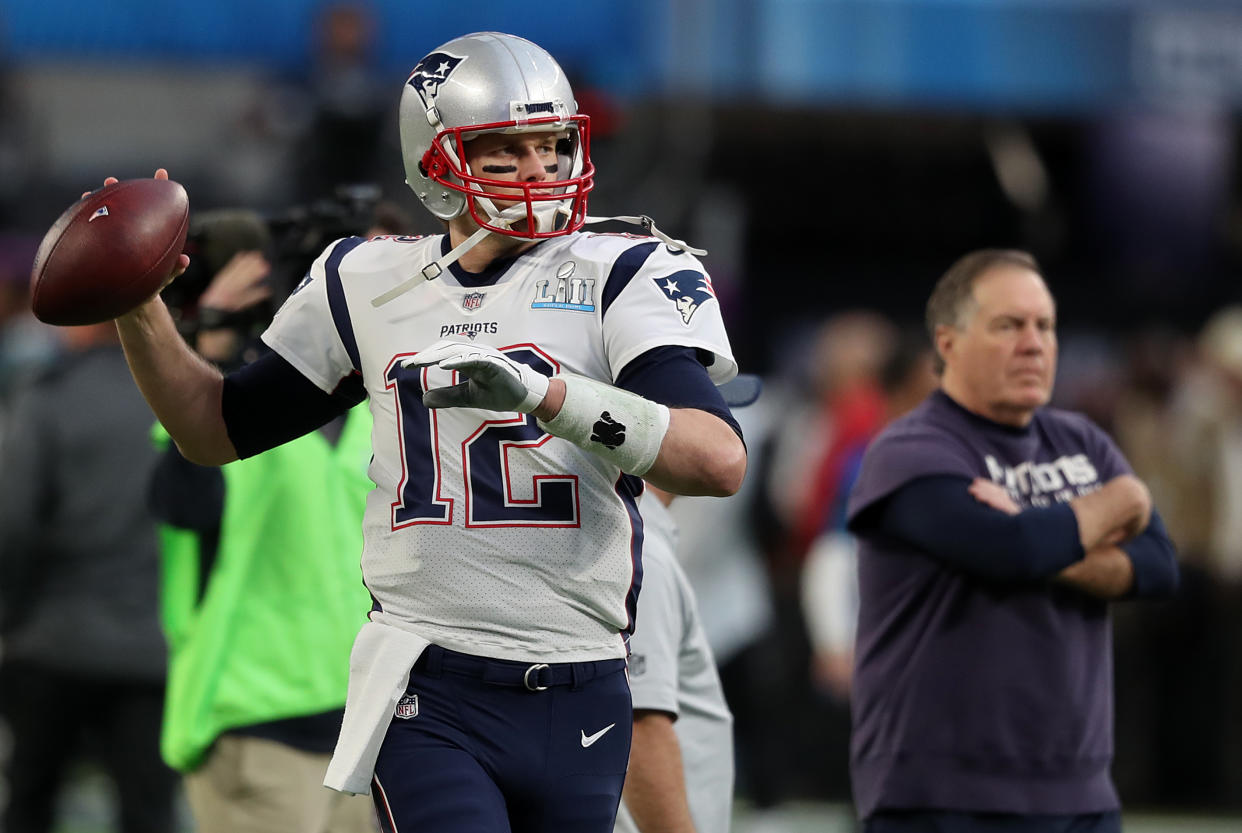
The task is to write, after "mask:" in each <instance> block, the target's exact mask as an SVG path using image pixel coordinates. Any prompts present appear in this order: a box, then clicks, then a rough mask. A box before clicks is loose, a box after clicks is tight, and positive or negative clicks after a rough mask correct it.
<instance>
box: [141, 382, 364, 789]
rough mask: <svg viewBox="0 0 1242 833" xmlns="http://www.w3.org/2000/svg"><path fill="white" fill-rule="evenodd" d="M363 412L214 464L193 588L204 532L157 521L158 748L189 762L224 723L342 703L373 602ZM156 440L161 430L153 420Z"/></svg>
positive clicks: (177, 764)
mask: <svg viewBox="0 0 1242 833" xmlns="http://www.w3.org/2000/svg"><path fill="white" fill-rule="evenodd" d="M370 429H371V415H370V413H369V412H368V410H367V406H366V404H365V403H364V404H362V405H359V406H357V407H355V408H354V409H353V410H352V411H351V412H350V413H349V415H348V417H347V419H346V422H345V426H344V430H343V432H342V434H341V436H340V439H339V441H338V443H337V444H336V445H335V446H333V445H332V444H331V443H329V442H328V441H327V440H326V439H325V438H324V437H323V436H322V435H321V434H320V433H319V432H318V431H314V432H311V433H310V434H307V435H306V436H304V437H300V438H299V439H297V440H294V441H292V442H289V443H286V444H284V445H282V446H279V447H277V448H273V449H271V450H269V451H266V452H264V453H262V454H259V455H257V456H255V457H251V458H249V459H246V460H238V461H236V462H233V463H229V464H228V465H226V466H223V467H222V468H221V471H222V473H223V475H224V483H225V492H224V514H223V517H222V518H221V524H220V541H219V547H218V549H217V553H216V558H215V562H214V564H213V566H212V571H211V575H210V576H209V577H208V581H207V585H206V588H205V591H204V592H203V594H202V598H201V600H200V599H199V587H200V577H199V569H200V565H201V563H202V562H201V559H200V558H199V538H198V534H197V533H196V532H193V531H190V530H186V529H180V528H176V527H172V526H168V525H164V526H163V527H162V529H161V530H160V536H161V569H162V575H161V590H160V607H161V618H162V621H163V624H164V629H165V634H166V637H167V640H168V645H169V665H168V690H167V695H166V702H165V706H164V727H163V734H162V737H161V740H160V749H161V753H162V754H163V757H164V760H165V761H166V762H167V763H168V765H169V766H171V767H173V768H174V769H177V770H180V771H182V772H188V771H190V770H193V769H195V768H196V767H197V766H198V765H199V764H201V763H202V760H203V757H204V755H205V754H206V752H207V750H208V749H209V748H210V746H211V744H212V742H213V741H215V739H216V738H217V737H218V736H219V735H220V734H221V733H222V732H224V731H226V730H228V729H232V728H236V727H240V726H249V725H253V724H257V723H265V722H269V721H273V720H280V719H283V718H290V717H300V716H304V715H312V714H319V713H321V712H325V711H331V710H333V709H339V708H341V707H342V706H343V705H344V703H345V690H346V684H347V681H348V677H349V652H350V648H351V647H352V645H353V640H354V637H355V636H356V635H357V632H358V629H359V628H360V627H361V626H362V624H363V623H364V622H365V621H366V616H367V612H368V611H369V610H370V608H371V599H370V595H369V593H368V592H367V590H366V588H365V587H364V586H363V584H362V571H361V568H360V566H359V562H360V560H361V555H362V515H363V509H364V505H365V502H366V495H367V492H368V491H370V489H371V488H372V485H373V484H372V483H371V481H370V479H369V478H368V476H367V473H366V470H367V465H368V463H369V461H370V457H371V438H370ZM154 434H155V436H156V439H157V442H158V443H160V444H161V445H165V446H166V445H167V443H168V435H167V434H166V433H165V432H164V431H163V429H162V427H160V426H158V425H157V426H156V428H155V431H154Z"/></svg>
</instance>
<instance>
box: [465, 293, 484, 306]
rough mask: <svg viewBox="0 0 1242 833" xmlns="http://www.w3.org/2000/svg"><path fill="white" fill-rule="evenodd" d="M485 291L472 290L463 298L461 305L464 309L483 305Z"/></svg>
mask: <svg viewBox="0 0 1242 833" xmlns="http://www.w3.org/2000/svg"><path fill="white" fill-rule="evenodd" d="M485 294H486V293H483V292H471V293H470V294H469V295H467V296H466V297H465V298H462V299H461V307H462V309H464V310H476V309H478V308H479V307H481V306H483V296H484V295H485Z"/></svg>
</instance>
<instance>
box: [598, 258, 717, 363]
mask: <svg viewBox="0 0 1242 833" xmlns="http://www.w3.org/2000/svg"><path fill="white" fill-rule="evenodd" d="M603 335H604V348H605V350H606V352H607V354H608V362H609V364H610V366H611V368H612V374H613V379H614V380H615V379H616V377H617V374H618V373H620V371H621V369H622V368H624V367H625V366H626V365H627V364H629V363H630V362H631V361H633V360H634V359H635V358H636V357H638V356H640V355H641V354H643V353H645V352H647V351H648V350H651V349H652V348H655V347H661V346H667V345H680V346H684V347H693V348H695V349H697V350H702V351H704V352H706V353H708V354H710V358H711V362H710V363H709V364H707V371H708V373H709V374H710V375H711V378H712V381H713V382H714V383H715V384H717V385H719V384H723V383H724V382H727V381H729V380H730V379H732V378H733V377H734V376H736V375H737V363H736V362H735V361H734V359H733V349H732V348H731V347H730V345H729V337H728V334H727V333H726V332H725V326H724V319H723V317H722V315H721V310H720V301H719V299H717V297H716V292H715V290H714V289H713V288H712V281H711V277H710V276H708V274H707V272H706V271H705V270H704V269H703V265H702V264H701V263H700V262H699V261H698V260H697V259H696V258H695V257H694V256H693V255H690V254H686V253H684V252H679V253H676V254H674V253H673V252H672V251H670V250H669V249H668V247H667V246H665V245H663V244H661V243H659V242H658V241H649V242H643V243H636V244H635V245H633V246H631V247H629V248H627V249H625V250H623V251H622V252H621V253H620V255H619V256H618V257H617V258H616V260H615V261H614V263H613V266H612V269H611V270H610V272H609V275H608V279H607V282H606V285H605V287H604V307H603Z"/></svg>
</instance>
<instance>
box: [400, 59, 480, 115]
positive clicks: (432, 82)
mask: <svg viewBox="0 0 1242 833" xmlns="http://www.w3.org/2000/svg"><path fill="white" fill-rule="evenodd" d="M464 60H465V58H459V57H457V56H456V55H450V54H448V53H447V52H432V53H431V54H430V55H428V56H427V57H426V58H423V59H422V60H421V61H419V62H418V66H416V67H414V70H413V72H411V73H410V77H409V79H408V80H407V81H406V82H405V83H407V84H409V85H410V86H411V87H413V88H414V91H415V92H417V93H418V97H419V98H421V99H422V100H423V106H424V107H428V108H430V107H431V106H432V104H433V103H434V102H435V98H436V96H437V95H438V94H439V92H440V85H441V84H443V83H444V82H445V81H447V80H448V77H449V76H450V75H452V74H453V70H455V69H457V65H458V64H460V63H461V62H462V61H464Z"/></svg>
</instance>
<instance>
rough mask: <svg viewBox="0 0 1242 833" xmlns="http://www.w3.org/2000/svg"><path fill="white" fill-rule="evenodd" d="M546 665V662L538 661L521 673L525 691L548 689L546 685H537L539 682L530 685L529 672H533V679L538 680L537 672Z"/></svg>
mask: <svg viewBox="0 0 1242 833" xmlns="http://www.w3.org/2000/svg"><path fill="white" fill-rule="evenodd" d="M547 667H548V665H547V663H544V662H540V663H536V664H535V665H532V666H531V667H530V668H527V669H526V673H525V674H523V675H522V685H524V686H526V690H527V691H547V690H548V687H547V686H546V685H539V683H537V682H536V683H535V684H534V685H531V683H530V674H531V672H532V671H534V672H535V679H536V680H538V679H539V672H540V671H542V670H543V669H545V668H547Z"/></svg>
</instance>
